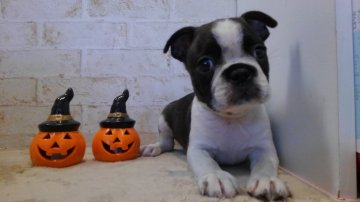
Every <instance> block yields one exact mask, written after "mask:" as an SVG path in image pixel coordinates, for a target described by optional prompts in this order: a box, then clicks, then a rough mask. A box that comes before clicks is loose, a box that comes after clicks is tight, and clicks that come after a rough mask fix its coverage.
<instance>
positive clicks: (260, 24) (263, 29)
mask: <svg viewBox="0 0 360 202" xmlns="http://www.w3.org/2000/svg"><path fill="white" fill-rule="evenodd" d="M241 17H242V18H243V19H244V20H245V21H246V22H247V23H248V24H249V26H250V27H251V28H252V29H253V31H255V33H256V34H257V35H258V36H259V37H260V38H261V39H262V40H263V41H265V40H266V39H267V38H268V37H269V35H270V32H269V30H268V28H267V27H271V28H274V27H276V26H277V22H276V20H274V19H273V18H272V17H270V16H269V15H267V14H265V13H263V12H260V11H249V12H246V13H244V14H243V15H241Z"/></svg>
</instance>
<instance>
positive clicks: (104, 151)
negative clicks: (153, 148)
mask: <svg viewBox="0 0 360 202" xmlns="http://www.w3.org/2000/svg"><path fill="white" fill-rule="evenodd" d="M92 148H93V154H94V156H95V159H96V160H100V161H123V160H130V159H134V158H136V157H137V156H138V154H139V148H140V139H139V135H138V134H137V132H136V130H135V129H134V128H100V130H99V131H98V132H97V133H96V135H95V137H94V140H93V145H92Z"/></svg>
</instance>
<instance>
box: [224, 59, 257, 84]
mask: <svg viewBox="0 0 360 202" xmlns="http://www.w3.org/2000/svg"><path fill="white" fill-rule="evenodd" d="M256 74H257V72H256V69H255V68H254V67H253V66H250V65H247V64H242V63H238V64H233V65H231V66H230V67H228V68H227V69H226V70H225V71H224V72H223V76H224V78H225V79H226V80H227V81H228V82H230V83H233V84H242V83H246V82H248V81H250V80H251V79H252V78H254V77H256Z"/></svg>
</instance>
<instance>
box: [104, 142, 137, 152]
mask: <svg viewBox="0 0 360 202" xmlns="http://www.w3.org/2000/svg"><path fill="white" fill-rule="evenodd" d="M102 145H103V147H104V149H105V150H106V151H107V152H110V153H112V154H120V153H125V152H127V151H129V149H130V148H131V146H132V145H133V142H132V143H130V144H129V145H128V148H127V149H122V148H120V147H117V148H115V149H110V145H108V144H106V143H105V142H103V141H102Z"/></svg>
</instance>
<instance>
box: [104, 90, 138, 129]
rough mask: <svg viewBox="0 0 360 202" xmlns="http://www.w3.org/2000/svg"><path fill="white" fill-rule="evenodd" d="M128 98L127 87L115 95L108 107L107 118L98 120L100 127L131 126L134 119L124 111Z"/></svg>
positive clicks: (133, 123)
mask: <svg viewBox="0 0 360 202" xmlns="http://www.w3.org/2000/svg"><path fill="white" fill-rule="evenodd" d="M128 99H129V91H128V90H127V89H125V90H124V92H123V93H122V94H121V95H119V96H117V97H116V98H115V99H114V101H113V104H112V106H111V109H110V113H109V115H108V117H107V119H105V120H103V121H101V122H100V126H101V127H102V128H133V127H134V125H135V121H134V120H133V119H131V118H130V117H129V115H128V114H127V112H126V101H127V100H128Z"/></svg>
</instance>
